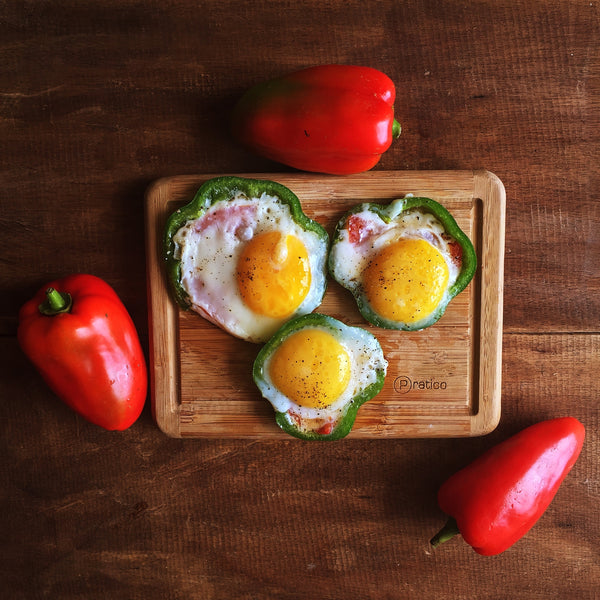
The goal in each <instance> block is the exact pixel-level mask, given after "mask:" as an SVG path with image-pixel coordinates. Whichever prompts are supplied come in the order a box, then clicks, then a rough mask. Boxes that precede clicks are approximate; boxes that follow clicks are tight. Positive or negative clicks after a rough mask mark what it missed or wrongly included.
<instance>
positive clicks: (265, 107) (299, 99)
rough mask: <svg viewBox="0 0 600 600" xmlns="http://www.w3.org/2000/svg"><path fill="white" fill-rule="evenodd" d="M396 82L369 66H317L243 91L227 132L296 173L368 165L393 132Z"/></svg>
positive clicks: (338, 170) (397, 126)
mask: <svg viewBox="0 0 600 600" xmlns="http://www.w3.org/2000/svg"><path fill="white" fill-rule="evenodd" d="M395 98H396V88H395V86H394V83H393V82H392V80H391V79H390V78H389V77H388V76H387V75H385V74H384V73H382V72H381V71H378V70H377V69H372V68H370V67H360V66H354V65H321V66H317V67H310V68H308V69H303V70H301V71H296V72H294V73H291V74H289V75H285V76H283V77H280V78H278V79H273V80H271V81H267V82H265V83H261V84H259V85H257V86H255V87H253V88H251V89H250V90H248V91H247V92H246V93H245V94H244V95H243V96H242V98H241V99H240V100H239V102H238V104H237V105H236V107H235V108H234V111H233V119H232V124H233V133H234V135H235V136H236V137H237V138H238V139H239V140H240V141H241V142H242V143H244V144H245V145H247V146H248V147H250V148H252V149H253V150H254V151H255V152H256V153H258V154H260V155H262V156H265V157H266V158H269V159H272V160H275V161H278V162H280V163H283V164H286V165H288V166H291V167H295V168H297V169H301V170H304V171H314V172H318V173H329V174H337V175H346V174H349V173H360V172H362V171H367V170H369V169H371V168H372V167H374V166H375V165H376V164H377V162H378V161H379V159H380V158H381V155H382V154H383V153H384V152H385V151H386V150H387V149H388V148H389V147H390V145H391V143H392V140H393V138H394V137H398V135H400V124H399V123H398V122H397V121H396V120H395V119H394V106H393V105H394V100H395Z"/></svg>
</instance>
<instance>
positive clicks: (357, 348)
mask: <svg viewBox="0 0 600 600" xmlns="http://www.w3.org/2000/svg"><path fill="white" fill-rule="evenodd" d="M303 330H304V331H305V332H308V336H307V337H308V338H309V339H310V336H311V334H312V332H313V330H317V331H323V332H325V333H329V334H331V336H332V337H333V338H334V339H335V340H337V341H338V342H339V343H340V344H341V345H342V346H343V347H344V348H345V349H346V350H347V351H348V353H349V356H350V364H351V367H350V369H351V370H352V375H351V376H350V380H349V382H348V384H347V386H346V388H345V389H344V390H343V391H342V392H341V393H340V395H339V396H338V397H337V398H336V399H334V400H333V401H332V402H331V404H330V405H323V404H318V403H316V402H314V398H309V397H308V396H303V399H302V401H298V399H296V400H292V399H290V398H289V397H287V396H286V395H285V392H284V391H282V390H279V389H278V387H277V384H276V379H275V377H274V373H273V372H272V370H273V369H274V368H275V367H274V366H273V365H274V362H273V357H274V356H275V355H276V353H277V352H278V351H279V349H280V348H281V347H282V344H284V343H285V342H286V340H289V339H290V338H291V336H294V334H296V333H301V332H302V331H303ZM293 343H294V342H293ZM317 347H320V348H322V346H319V345H318V344H317V345H315V348H317ZM312 350H313V346H311V345H310V344H309V345H308V346H304V347H301V346H297V345H294V346H292V348H291V353H292V355H293V360H294V361H295V362H296V364H297V365H299V367H298V371H293V372H291V373H289V372H288V371H287V370H286V372H285V374H284V376H285V377H288V378H289V380H290V382H291V387H292V388H294V390H296V389H297V388H296V387H295V385H296V381H303V378H308V379H309V380H310V381H308V382H307V383H306V386H304V387H303V386H302V385H299V386H298V388H302V392H299V393H298V395H303V392H305V391H306V390H310V393H311V394H313V395H319V394H320V392H322V389H320V386H319V382H321V381H325V380H326V379H327V378H330V377H331V378H335V377H336V376H337V375H338V373H337V372H333V371H332V366H333V363H331V362H329V360H328V359H329V355H328V354H327V352H323V353H318V352H317V353H315V354H313V355H312V356H310V354H311V352H312ZM313 357H314V358H313ZM386 370H387V361H386V360H385V358H384V356H383V351H382V349H381V346H380V344H379V342H378V340H377V339H376V338H375V336H374V335H373V334H371V333H370V332H368V331H366V330H364V329H361V328H359V327H350V326H348V325H345V324H344V323H342V322H340V321H338V320H337V319H334V318H333V317H330V316H328V315H323V314H319V313H311V314H307V315H303V316H301V317H297V318H296V319H293V320H291V321H288V322H287V323H286V324H285V325H284V326H283V327H281V329H279V330H278V331H277V333H275V335H274V336H273V337H272V338H271V339H270V340H269V341H268V342H267V343H266V344H265V345H264V346H263V348H262V349H261V350H260V352H259V353H258V355H257V357H256V360H255V361H254V366H253V372H252V373H253V378H254V382H255V383H256V385H257V387H258V389H259V390H260V392H261V393H262V395H263V397H265V398H266V399H267V400H269V401H270V402H271V404H272V405H273V408H274V410H275V421H276V423H277V425H279V427H280V428H281V429H282V430H283V431H285V432H286V433H288V434H289V435H292V436H294V437H296V438H300V439H304V440H338V439H340V438H343V437H345V436H346V435H348V433H350V431H351V430H352V427H353V425H354V422H355V419H356V414H357V412H358V409H359V408H360V407H361V406H362V405H363V404H364V403H365V402H367V401H368V400H370V399H371V398H373V397H374V396H376V395H377V394H378V393H379V392H380V391H381V389H382V387H383V384H384V380H385V375H386ZM308 373H310V374H308ZM313 374H314V375H313ZM363 377H364V379H363ZM325 385H326V386H327V384H325ZM311 399H312V400H313V402H312V404H311ZM306 400H308V402H305V401H306ZM317 404H318V406H319V409H317V410H316V413H314V412H311V411H310V410H309V411H308V412H306V410H305V408H306V407H308V406H312V407H314V406H316V405H317ZM303 411H304V412H303Z"/></svg>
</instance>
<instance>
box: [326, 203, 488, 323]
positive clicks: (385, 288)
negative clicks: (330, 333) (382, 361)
mask: <svg viewBox="0 0 600 600" xmlns="http://www.w3.org/2000/svg"><path fill="white" fill-rule="evenodd" d="M476 267H477V258H476V254H475V250H474V248H473V244H472V243H471V241H470V240H469V238H468V237H467V236H466V234H465V233H464V232H463V231H462V230H461V229H460V228H459V226H458V225H457V223H456V221H455V220H454V217H452V215H451V214H450V213H449V212H448V211H447V210H446V209H445V208H444V207H443V206H442V205H441V204H439V203H437V202H436V201H434V200H432V199H430V198H414V197H410V196H407V197H405V198H402V199H398V200H394V201H393V202H391V203H390V204H388V205H381V204H376V203H364V204H361V205H358V206H356V207H354V208H353V209H351V210H350V211H349V212H348V213H347V214H346V215H344V216H343V217H342V219H341V220H340V221H339V222H338V224H337V226H336V230H335V232H334V236H333V240H332V246H331V251H330V254H329V259H328V268H329V272H330V274H331V276H332V277H333V279H335V280H336V281H337V282H338V283H340V284H341V285H342V286H343V287H345V288H347V289H348V290H350V291H351V292H352V294H353V295H354V297H355V300H356V302H357V305H358V308H359V310H360V312H361V314H362V315H363V317H364V318H365V319H366V320H367V321H369V322H370V323H372V324H374V325H376V326H378V327H383V328H387V329H401V330H409V331H414V330H420V329H424V328H426V327H429V326H431V325H432V324H433V323H435V322H436V321H438V319H440V317H441V316H442V314H443V313H444V311H445V310H446V307H447V306H448V303H449V302H450V301H451V300H452V298H454V297H455V296H456V295H457V294H459V293H460V292H461V291H462V290H463V289H464V288H465V287H466V286H467V284H468V283H469V282H470V281H471V279H472V278H473V275H474V273H475V270H476Z"/></svg>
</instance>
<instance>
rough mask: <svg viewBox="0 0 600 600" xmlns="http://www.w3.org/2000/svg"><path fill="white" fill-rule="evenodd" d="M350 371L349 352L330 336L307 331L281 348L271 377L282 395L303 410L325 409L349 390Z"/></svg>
mask: <svg viewBox="0 0 600 600" xmlns="http://www.w3.org/2000/svg"><path fill="white" fill-rule="evenodd" d="M350 370H351V367H350V356H349V355H348V352H347V351H346V349H345V348H344V347H343V346H342V345H341V344H340V343H339V342H338V341H337V340H336V339H335V338H334V337H333V336H332V335H331V334H330V333H327V332H326V331H322V330H320V329H304V330H302V331H298V332H296V333H293V334H292V335H290V336H289V337H288V338H286V339H285V340H284V341H283V343H282V344H281V345H280V346H279V347H278V348H277V350H276V351H275V354H274V355H273V358H272V359H271V364H270V367H269V375H270V377H271V380H272V381H273V383H274V384H275V386H276V387H277V388H278V389H279V391H280V392H281V393H283V394H284V395H285V396H287V397H288V398H289V399H290V400H292V401H293V402H295V403H296V404H298V405H299V406H304V407H306V408H325V407H327V406H329V405H330V404H332V403H333V402H335V401H336V400H337V399H338V398H339V396H340V395H341V394H342V392H343V391H344V390H345V389H346V387H347V385H348V382H349V381H350Z"/></svg>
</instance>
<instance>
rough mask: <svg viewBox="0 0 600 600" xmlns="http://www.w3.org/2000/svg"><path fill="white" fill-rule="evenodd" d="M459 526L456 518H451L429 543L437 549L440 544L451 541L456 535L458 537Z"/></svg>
mask: <svg viewBox="0 0 600 600" xmlns="http://www.w3.org/2000/svg"><path fill="white" fill-rule="evenodd" d="M459 533H460V531H459V530H458V525H457V523H456V519H454V517H450V518H449V519H448V520H447V521H446V524H445V525H444V526H443V527H442V528H441V529H440V530H439V531H438V532H437V533H436V534H435V535H434V536H433V537H432V538H431V541H430V542H429V543H430V544H431V545H432V546H433V547H434V548H437V547H438V546H439V545H440V544H443V543H444V542H447V541H448V540H451V539H452V538H453V537H454V536H455V535H458V534H459Z"/></svg>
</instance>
